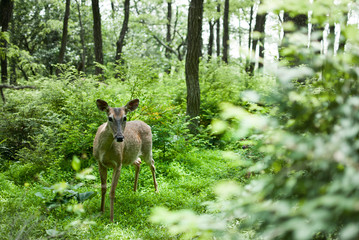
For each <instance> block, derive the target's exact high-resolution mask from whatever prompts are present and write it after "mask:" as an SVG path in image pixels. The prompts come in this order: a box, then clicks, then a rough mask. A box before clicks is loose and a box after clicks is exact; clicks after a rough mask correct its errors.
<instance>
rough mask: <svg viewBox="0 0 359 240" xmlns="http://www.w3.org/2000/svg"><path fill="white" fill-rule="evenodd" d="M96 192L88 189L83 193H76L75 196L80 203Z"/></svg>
mask: <svg viewBox="0 0 359 240" xmlns="http://www.w3.org/2000/svg"><path fill="white" fill-rule="evenodd" d="M96 194H97V193H96V192H93V191H90V192H84V193H78V194H77V196H76V198H77V201H78V202H79V203H82V202H84V201H86V200H88V199H91V198H93V197H94V196H95V195H96Z"/></svg>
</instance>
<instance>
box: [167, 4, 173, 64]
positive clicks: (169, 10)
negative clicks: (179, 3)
mask: <svg viewBox="0 0 359 240" xmlns="http://www.w3.org/2000/svg"><path fill="white" fill-rule="evenodd" d="M171 22H172V0H168V2H167V24H166V26H167V34H166V43H167V45H168V46H170V45H171V40H172V38H171ZM165 56H166V58H167V59H170V58H171V51H170V50H169V49H168V48H166V50H165Z"/></svg>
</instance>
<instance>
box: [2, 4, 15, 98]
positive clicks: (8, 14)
mask: <svg viewBox="0 0 359 240" xmlns="http://www.w3.org/2000/svg"><path fill="white" fill-rule="evenodd" d="M13 9H14V1H12V0H1V3H0V13H1V14H0V24H1V32H7V31H8V29H9V24H10V21H11V18H12V12H13ZM0 47H1V48H2V49H3V51H4V52H3V57H0V59H1V82H2V83H4V84H5V83H7V80H8V72H7V54H6V51H7V50H6V49H7V41H6V40H5V39H0ZM1 91H2V89H1ZM1 93H2V92H1Z"/></svg>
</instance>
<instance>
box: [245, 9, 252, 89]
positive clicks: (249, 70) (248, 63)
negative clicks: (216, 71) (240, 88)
mask: <svg viewBox="0 0 359 240" xmlns="http://www.w3.org/2000/svg"><path fill="white" fill-rule="evenodd" d="M253 9H254V6H253V5H252V6H251V7H250V11H249V29H248V52H249V55H248V57H247V59H246V72H247V73H248V74H252V73H253V70H252V67H253V68H254V66H252V61H253V59H252V54H251V46H252V28H253ZM246 84H247V83H246Z"/></svg>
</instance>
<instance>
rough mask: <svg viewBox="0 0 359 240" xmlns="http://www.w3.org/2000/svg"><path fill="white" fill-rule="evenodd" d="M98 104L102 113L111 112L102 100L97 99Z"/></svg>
mask: <svg viewBox="0 0 359 240" xmlns="http://www.w3.org/2000/svg"><path fill="white" fill-rule="evenodd" d="M96 104H97V108H98V109H99V110H100V111H103V112H108V111H109V106H108V104H107V102H106V101H104V100H101V99H97V100H96Z"/></svg>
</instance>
